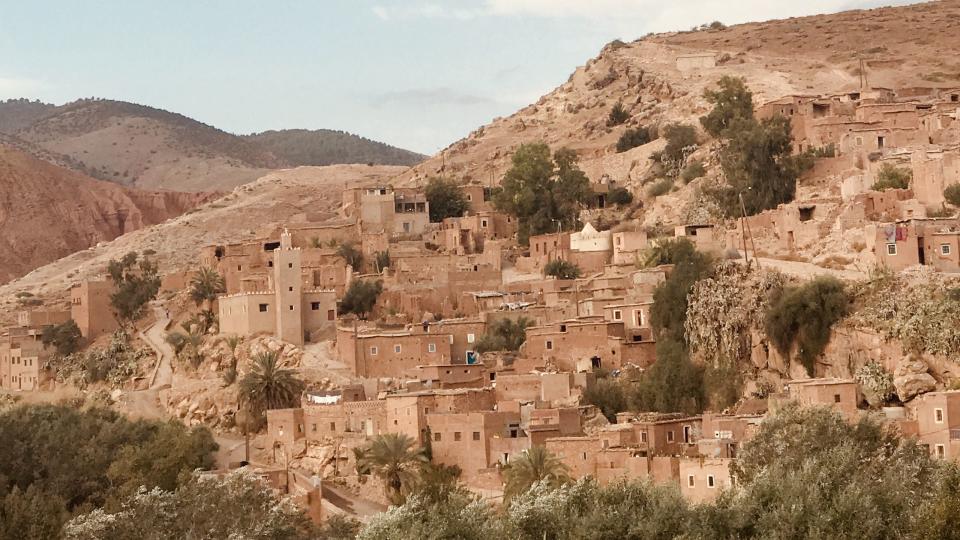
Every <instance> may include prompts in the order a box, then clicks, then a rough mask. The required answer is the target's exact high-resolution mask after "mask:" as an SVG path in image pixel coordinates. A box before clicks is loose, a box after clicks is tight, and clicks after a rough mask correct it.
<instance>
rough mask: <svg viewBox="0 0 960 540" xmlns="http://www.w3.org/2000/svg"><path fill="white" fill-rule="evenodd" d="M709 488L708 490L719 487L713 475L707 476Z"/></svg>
mask: <svg viewBox="0 0 960 540" xmlns="http://www.w3.org/2000/svg"><path fill="white" fill-rule="evenodd" d="M707 487H708V488H715V487H717V484H716V482H715V481H714V479H713V475H712V474H708V475H707Z"/></svg>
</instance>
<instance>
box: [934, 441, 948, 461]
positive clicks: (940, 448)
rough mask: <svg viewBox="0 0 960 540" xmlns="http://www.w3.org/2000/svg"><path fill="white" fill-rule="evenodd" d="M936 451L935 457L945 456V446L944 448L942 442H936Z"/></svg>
mask: <svg viewBox="0 0 960 540" xmlns="http://www.w3.org/2000/svg"><path fill="white" fill-rule="evenodd" d="M936 452H937V457H938V458H941V459H942V458H945V457H947V452H946V448H945V447H944V446H943V445H942V444H938V445H937V446H936Z"/></svg>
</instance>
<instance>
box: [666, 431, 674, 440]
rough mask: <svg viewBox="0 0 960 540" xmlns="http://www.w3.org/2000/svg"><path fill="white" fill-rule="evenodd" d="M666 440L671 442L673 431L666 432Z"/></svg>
mask: <svg viewBox="0 0 960 540" xmlns="http://www.w3.org/2000/svg"><path fill="white" fill-rule="evenodd" d="M667 442H673V431H668V432H667Z"/></svg>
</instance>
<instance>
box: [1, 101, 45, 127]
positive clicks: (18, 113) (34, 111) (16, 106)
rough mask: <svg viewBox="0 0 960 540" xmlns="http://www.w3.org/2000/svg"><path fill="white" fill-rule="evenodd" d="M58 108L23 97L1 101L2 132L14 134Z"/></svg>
mask: <svg viewBox="0 0 960 540" xmlns="http://www.w3.org/2000/svg"><path fill="white" fill-rule="evenodd" d="M56 108H57V107H56V105H51V104H49V103H42V102H40V101H30V100H29V99H22V98H21V99H8V100H6V101H0V133H6V134H8V135H12V134H13V133H16V132H17V131H18V130H20V129H23V128H25V127H27V126H29V125H30V124H32V123H34V122H36V121H37V119H38V118H40V117H42V116H43V115H45V114H49V113H50V111H52V110H53V109H56Z"/></svg>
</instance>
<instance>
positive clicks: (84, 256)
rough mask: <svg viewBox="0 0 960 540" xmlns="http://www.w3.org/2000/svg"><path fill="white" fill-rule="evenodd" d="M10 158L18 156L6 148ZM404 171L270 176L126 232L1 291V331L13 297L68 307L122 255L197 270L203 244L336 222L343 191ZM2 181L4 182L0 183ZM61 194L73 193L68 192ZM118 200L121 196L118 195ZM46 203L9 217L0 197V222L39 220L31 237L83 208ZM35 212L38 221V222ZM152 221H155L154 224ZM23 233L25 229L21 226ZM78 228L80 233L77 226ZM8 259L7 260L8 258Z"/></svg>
mask: <svg viewBox="0 0 960 540" xmlns="http://www.w3.org/2000/svg"><path fill="white" fill-rule="evenodd" d="M7 152H8V153H13V152H10V151H9V150H8V151H7ZM13 154H15V155H19V156H20V158H19V159H29V158H26V157H23V154H16V153H13ZM57 170H58V171H59V173H60V174H63V175H70V176H69V179H70V180H71V181H75V182H77V184H78V185H81V184H80V181H81V180H83V179H82V177H80V175H76V174H75V173H72V172H69V171H62V170H59V169H57ZM402 170H403V169H402V168H401V167H387V166H379V167H376V166H375V167H370V166H367V165H333V166H329V167H299V168H296V169H290V170H284V171H277V172H273V173H270V174H267V175H266V176H264V177H263V178H260V179H259V180H257V181H255V182H252V183H250V184H247V185H244V186H240V187H238V188H236V189H235V190H234V191H233V192H232V193H229V194H227V195H226V196H223V197H221V198H219V199H216V200H214V201H211V202H208V203H206V204H203V205H202V206H199V207H197V208H195V209H194V210H192V211H190V212H188V213H186V214H183V215H180V216H179V217H176V218H174V219H169V220H167V221H164V222H162V223H159V224H157V225H151V226H148V227H145V228H142V229H139V230H136V231H133V232H129V233H128V234H124V235H123V236H120V237H119V238H116V239H114V240H113V241H110V242H102V243H100V244H97V245H94V246H93V247H91V248H89V249H83V250H82V251H77V252H76V253H73V254H71V255H67V256H65V257H64V258H62V259H60V260H56V261H54V262H52V263H50V264H47V265H46V266H42V267H40V268H37V269H36V270H34V271H32V272H30V273H29V274H27V275H26V276H23V277H21V278H19V279H15V280H13V281H11V282H9V283H7V284H6V285H2V286H0V325H2V324H5V323H7V322H9V321H5V320H3V317H7V318H9V317H12V316H14V315H15V312H16V307H17V298H16V293H21V292H29V293H32V294H34V295H36V296H37V297H39V298H41V299H43V300H45V301H46V303H47V305H66V304H65V302H66V301H67V298H68V296H69V289H70V286H71V285H72V284H74V283H76V282H78V281H79V280H82V279H85V278H86V279H88V278H95V277H97V276H99V275H101V274H103V272H104V271H105V269H106V266H107V263H108V261H110V259H116V258H119V257H122V256H123V255H124V254H126V253H128V252H130V251H141V252H142V251H144V250H152V251H153V252H155V255H154V258H155V259H156V260H157V262H158V263H159V264H160V269H161V272H169V271H173V270H178V269H188V268H192V267H194V266H195V265H196V261H197V257H198V253H199V248H200V247H201V246H204V245H209V244H212V243H226V242H240V241H244V240H247V239H250V238H254V237H255V236H256V235H257V233H258V231H260V230H261V229H264V228H270V227H273V226H276V225H279V224H283V223H295V222H298V221H304V220H305V219H307V214H308V213H309V215H310V218H311V219H313V220H317V219H320V220H323V219H331V220H336V219H337V210H338V209H339V205H340V191H341V190H342V189H343V188H344V186H348V185H354V184H357V183H365V182H373V181H378V180H380V181H382V180H385V179H387V178H389V177H391V176H395V175H397V174H398V173H399V172H400V171H402ZM50 174H52V173H50ZM4 177H5V175H4V174H0V179H2V178H4ZM2 181H3V180H0V182H2ZM85 182H86V183H85V184H83V186H84V187H83V188H78V190H77V191H84V190H85V189H86V187H89V188H90V189H94V188H96V189H104V190H114V192H120V193H122V192H126V190H123V189H122V188H119V187H118V186H114V185H111V184H108V183H105V182H97V181H95V180H89V179H86V180H85ZM24 185H25V184H20V185H19V186H18V187H20V188H23V187H24ZM0 186H3V187H2V188H0V197H7V196H9V195H8V194H11V193H18V192H20V191H24V192H28V194H29V190H27V189H17V190H11V189H7V188H6V184H0ZM64 189H69V187H65V188H64ZM71 193H72V192H71ZM119 196H120V195H117V197H119ZM49 197H51V196H50V194H49V193H46V194H41V195H37V196H35V197H34V196H30V197H29V199H28V200H25V201H21V202H20V204H19V205H18V207H22V208H23V210H17V212H18V213H17V214H16V215H15V216H13V215H11V216H9V217H8V215H7V214H6V213H4V212H6V208H7V204H6V203H5V202H4V201H3V199H0V224H2V225H3V226H4V227H7V222H8V220H9V219H12V220H14V221H16V219H22V220H24V221H25V222H26V221H27V220H31V219H32V220H34V221H31V222H30V223H31V225H30V226H29V227H30V228H32V229H33V230H34V231H41V232H43V231H44V229H45V228H46V229H50V228H51V227H53V226H52V225H51V224H50V223H48V222H47V221H43V220H49V221H54V220H57V219H63V217H62V216H65V215H69V213H68V210H70V209H76V208H77V207H78V203H77V202H73V203H72V204H65V205H64V208H63V209H61V208H59V207H56V208H46V209H44V211H43V212H42V213H41V212H38V211H37V210H38V208H40V204H41V202H40V201H42V200H43V199H44V198H49ZM74 197H75V198H77V200H78V201H83V199H81V198H79V197H80V194H77V195H74ZM158 197H159V196H158ZM79 204H84V207H85V208H89V207H94V208H99V207H95V206H91V205H93V203H92V202H89V203H82V202H81V203H79ZM102 204H103V207H104V208H110V206H109V205H108V203H106V202H104V203H102ZM35 214H41V215H39V216H35ZM114 219H116V218H114ZM41 221H42V222H41ZM89 221H90V222H91V223H89V224H84V225H83V226H84V227H91V226H92V225H93V223H95V222H96V220H94V219H93V218H90V219H89ZM101 221H109V220H101ZM130 221H132V219H131V218H129V217H128V218H127V222H130ZM152 223H156V221H153V222H152ZM17 227H18V229H17V230H21V229H20V228H19V227H20V226H19V225H18V226H17ZM24 227H27V226H26V225H24ZM57 227H58V228H56V229H54V230H58V231H59V230H60V229H59V226H57ZM75 228H79V226H78V227H75ZM22 234H23V235H26V234H27V232H26V231H24V232H23V233H22ZM64 234H67V233H66V232H65V233H64ZM50 236H51V235H50V234H49V232H43V234H39V233H36V234H34V236H31V237H29V238H31V239H32V241H31V240H28V239H27V237H26V236H24V237H23V238H22V239H21V238H19V237H17V244H16V245H15V246H12V247H9V246H7V245H5V244H0V249H3V252H4V253H24V254H29V253H31V250H32V249H39V248H38V247H37V246H38V245H42V244H43V243H44V242H47V241H48V240H47V239H48V237H50ZM104 240H106V238H104ZM31 242H32V245H31ZM88 245H90V244H88ZM66 253H68V252H65V253H63V254H62V255H61V256H63V255H66ZM48 260H52V259H48ZM3 261H4V262H5V261H6V258H4V259H3Z"/></svg>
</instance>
